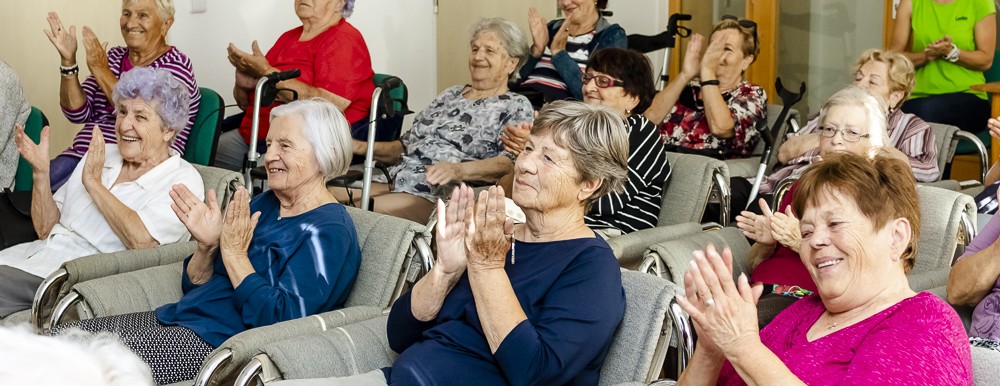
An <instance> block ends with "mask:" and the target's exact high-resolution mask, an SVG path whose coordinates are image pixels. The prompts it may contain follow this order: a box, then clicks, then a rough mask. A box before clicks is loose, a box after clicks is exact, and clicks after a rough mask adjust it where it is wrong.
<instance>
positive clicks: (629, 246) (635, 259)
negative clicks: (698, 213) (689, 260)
mask: <svg viewBox="0 0 1000 386" xmlns="http://www.w3.org/2000/svg"><path fill="white" fill-rule="evenodd" d="M700 232H701V224H698V223H695V222H688V223H683V224H676V225H665V226H659V227H655V228H649V229H643V230H639V231H635V232H632V233H626V234H624V235H621V236H616V237H612V238H609V239H608V245H610V246H611V250H612V251H613V252H614V254H615V257H617V258H618V264H620V265H621V266H622V267H623V268H628V269H631V270H635V269H637V268H639V264H641V263H642V258H643V256H644V255H645V252H646V249H648V248H649V246H650V245H653V244H656V243H659V242H663V241H667V240H673V239H676V238H678V237H683V236H687V235H693V234H697V233H700Z"/></svg>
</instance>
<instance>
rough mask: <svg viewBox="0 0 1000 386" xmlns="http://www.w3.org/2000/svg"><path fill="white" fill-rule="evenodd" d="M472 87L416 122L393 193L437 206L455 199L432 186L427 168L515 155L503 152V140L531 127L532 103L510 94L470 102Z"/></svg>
mask: <svg viewBox="0 0 1000 386" xmlns="http://www.w3.org/2000/svg"><path fill="white" fill-rule="evenodd" d="M466 87H467V86H465V85H457V86H452V87H450V88H448V89H447V90H445V91H444V92H442V93H441V95H438V96H437V98H434V100H433V101H431V103H430V104H429V105H427V108H425V109H423V110H421V111H420V112H419V113H417V116H416V117H415V118H413V126H412V127H410V130H407V131H406V132H405V133H403V135H402V137H400V141H402V142H403V147H404V148H405V149H406V150H405V152H404V153H403V156H402V158H401V159H400V161H399V163H397V164H396V165H395V166H393V167H392V168H391V169H390V170H389V173H390V174H391V175H392V177H393V178H394V179H395V187H394V188H393V192H404V193H410V194H414V195H417V196H421V197H423V198H426V199H428V200H431V201H433V200H434V199H436V198H437V197H441V198H447V196H448V195H449V194H451V188H453V187H454V186H452V185H449V186H446V187H438V186H431V185H430V184H428V183H427V166H430V165H434V164H436V163H438V162H454V163H459V162H468V161H477V160H483V159H488V158H493V157H496V156H498V155H501V154H503V155H506V156H507V157H510V158H511V159H513V157H512V156H511V155H510V154H507V153H506V152H504V151H503V144H502V143H501V142H500V134H501V133H502V132H503V131H502V129H503V127H504V126H506V125H509V124H519V123H523V122H531V121H532V120H533V112H534V111H533V110H532V108H531V102H528V98H525V97H524V96H521V95H519V94H515V93H512V92H507V93H505V94H502V95H499V96H495V97H489V98H483V99H477V100H470V99H466V98H465V97H464V96H463V95H462V90H464V89H465V88H466Z"/></svg>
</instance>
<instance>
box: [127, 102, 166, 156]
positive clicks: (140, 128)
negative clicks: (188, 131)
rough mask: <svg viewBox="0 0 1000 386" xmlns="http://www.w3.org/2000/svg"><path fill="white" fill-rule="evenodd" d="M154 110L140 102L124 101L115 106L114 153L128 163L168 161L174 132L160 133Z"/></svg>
mask: <svg viewBox="0 0 1000 386" xmlns="http://www.w3.org/2000/svg"><path fill="white" fill-rule="evenodd" d="M155 107H156V106H155V105H154V104H153V103H152V102H147V101H146V100H144V99H142V98H135V99H125V100H122V101H121V102H119V103H118V108H117V114H118V115H117V118H116V119H115V136H116V137H117V138H118V151H119V152H120V153H121V155H122V158H123V159H125V160H126V161H128V162H135V163H142V162H144V161H147V160H162V159H165V158H167V157H168V150H167V149H169V148H170V139H171V138H173V136H174V130H166V131H164V130H163V128H164V123H163V120H162V119H160V115H159V114H157V113H156V108H155Z"/></svg>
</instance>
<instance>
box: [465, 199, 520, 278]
mask: <svg viewBox="0 0 1000 386" xmlns="http://www.w3.org/2000/svg"><path fill="white" fill-rule="evenodd" d="M465 227H466V231H465V246H466V253H467V254H468V261H469V269H470V270H480V271H487V270H491V269H501V270H502V269H503V268H504V261H505V260H506V259H507V251H508V250H510V244H511V240H512V238H511V236H512V235H513V234H514V221H513V220H511V219H508V218H507V214H506V201H505V200H504V192H503V188H502V187H499V186H491V187H490V188H489V190H486V191H482V192H479V199H478V200H477V201H476V205H475V211H473V210H472V208H469V209H466V211H465Z"/></svg>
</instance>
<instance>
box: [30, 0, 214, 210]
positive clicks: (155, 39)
mask: <svg viewBox="0 0 1000 386" xmlns="http://www.w3.org/2000/svg"><path fill="white" fill-rule="evenodd" d="M48 22H49V29H48V30H45V35H46V36H47V37H48V38H49V41H50V42H52V45H53V46H55V48H56V50H57V51H58V52H59V57H60V60H61V63H60V66H59V72H60V73H61V75H62V80H61V82H60V84H59V105H60V106H61V107H62V110H63V115H65V116H66V118H67V119H69V121H70V122H72V123H78V124H83V129H82V130H80V132H78V133H77V134H76V137H75V138H73V143H72V144H71V145H70V147H69V148H68V149H66V150H65V151H63V152H62V154H60V155H58V156H56V158H55V159H53V160H52V163H51V166H50V172H49V177H50V179H51V181H52V190H53V191H55V190H56V189H59V187H60V186H62V185H63V183H65V182H66V179H68V178H69V176H70V174H71V173H72V172H73V169H74V168H75V167H76V164H77V163H79V162H80V159H81V158H83V155H84V154H85V153H86V152H87V149H88V147H89V144H90V139H91V136H92V133H93V128H94V126H97V127H99V128H100V129H101V134H103V135H104V141H105V142H106V143H109V144H115V143H117V140H116V138H115V107H114V104H112V103H111V102H110V98H109V97H108V96H109V95H111V91H112V90H113V89H114V86H115V84H116V83H118V77H119V76H121V74H122V73H124V72H126V71H128V70H131V69H132V68H134V67H154V68H163V69H165V70H167V71H170V73H171V74H173V75H174V77H176V78H177V79H178V80H180V81H181V83H182V84H184V86H185V88H187V91H188V96H189V97H190V100H191V108H190V110H189V111H188V120H187V125H185V127H184V130H181V132H180V133H178V134H177V138H176V140H175V141H174V143H173V144H172V145H171V149H172V150H174V151H176V152H178V153H180V154H184V146H185V144H186V143H187V139H188V133H189V132H190V131H191V126H192V125H193V124H194V118H195V116H196V115H197V114H198V107H199V106H200V104H201V93H200V92H199V91H198V85H197V83H196V82H195V78H194V69H193V68H192V66H191V61H190V60H188V58H187V56H185V55H184V54H182V53H181V52H180V50H178V49H177V48H176V47H173V46H170V45H168V44H167V41H166V37H167V31H169V30H170V26H171V25H173V23H174V4H173V0H123V1H122V13H121V18H120V19H119V25H120V26H121V31H122V38H123V39H124V40H125V47H112V48H111V49H108V48H107V43H101V41H100V40H99V39H98V38H97V35H95V34H94V31H93V30H91V29H90V28H89V27H86V26H85V27H83V48H84V50H85V52H86V58H87V68H88V69H89V70H90V75H89V76H87V78H86V79H85V80H84V81H83V82H82V83H81V82H80V78H79V73H80V66H79V65H78V64H77V62H76V52H77V39H76V26H70V27H69V28H68V29H67V28H65V27H64V26H63V23H62V20H60V19H59V15H58V14H56V13H55V12H50V13H49V17H48Z"/></svg>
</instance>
